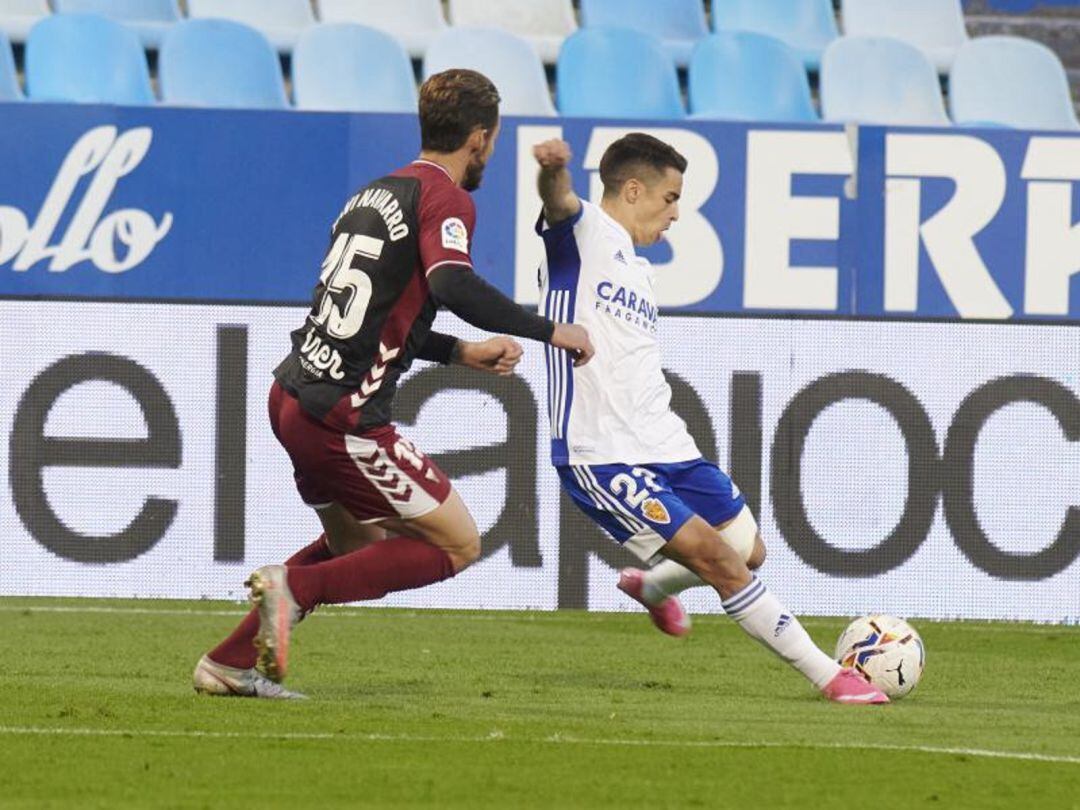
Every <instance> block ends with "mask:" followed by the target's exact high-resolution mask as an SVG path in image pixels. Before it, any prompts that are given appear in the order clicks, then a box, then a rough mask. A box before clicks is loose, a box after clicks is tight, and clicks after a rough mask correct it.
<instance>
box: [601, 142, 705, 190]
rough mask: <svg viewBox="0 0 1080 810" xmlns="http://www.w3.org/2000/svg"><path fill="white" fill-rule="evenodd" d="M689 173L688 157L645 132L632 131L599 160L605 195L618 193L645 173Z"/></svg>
mask: <svg viewBox="0 0 1080 810" xmlns="http://www.w3.org/2000/svg"><path fill="white" fill-rule="evenodd" d="M669 168H670V169H674V170H675V171H677V172H679V173H680V174H682V173H684V172H685V171H686V158H684V157H683V156H682V155H680V154H679V153H678V151H677V150H676V149H675V147H673V146H672V145H671V144H668V143H664V142H663V141H662V140H660V139H659V138H654V137H653V136H652V135H646V134H645V133H644V132H631V133H630V134H628V135H623V136H622V137H621V138H619V140H617V141H615V142H614V143H612V144H611V146H609V147H608V148H607V149H606V150H605V151H604V156H603V157H602V158H600V180H601V181H603V183H604V194H605V195H609V194H617V193H618V192H619V190H620V189H621V188H622V187H623V184H624V183H625V182H626V181H627V180H629V179H630V178H632V177H638V176H640V175H641V173H642V170H646V171H652V172H654V173H656V174H663V172H664V170H665V169H669Z"/></svg>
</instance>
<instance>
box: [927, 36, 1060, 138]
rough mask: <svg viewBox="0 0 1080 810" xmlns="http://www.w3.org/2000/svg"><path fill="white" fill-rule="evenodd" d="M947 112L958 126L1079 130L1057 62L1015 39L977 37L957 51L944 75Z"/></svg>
mask: <svg viewBox="0 0 1080 810" xmlns="http://www.w3.org/2000/svg"><path fill="white" fill-rule="evenodd" d="M949 109H950V111H951V112H952V118H953V121H954V122H956V123H957V124H959V125H969V126H973V125H984V124H997V125H1004V126H1010V127H1018V128H1021V129H1059V130H1076V129H1080V124H1078V123H1077V120H1076V110H1075V109H1074V107H1073V102H1072V96H1071V94H1070V92H1069V82H1068V79H1067V78H1066V75H1065V69H1064V68H1063V67H1062V65H1061V60H1059V59H1058V57H1057V55H1056V54H1055V53H1054V52H1053V51H1051V50H1050V49H1049V48H1047V47H1046V46H1045V45H1043V44H1041V43H1039V42H1034V41H1032V40H1030V39H1021V38H1019V37H1006V36H999V37H978V38H976V39H972V40H969V41H968V42H966V43H965V44H964V45H963V46H962V47H961V48H960V51H959V52H958V53H957V55H956V60H955V61H954V62H953V67H952V72H951V73H950V74H949Z"/></svg>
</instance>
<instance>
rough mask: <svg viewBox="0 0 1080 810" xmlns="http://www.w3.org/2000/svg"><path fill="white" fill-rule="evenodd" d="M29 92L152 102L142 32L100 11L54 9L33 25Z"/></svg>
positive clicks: (40, 97) (49, 97) (36, 97)
mask: <svg viewBox="0 0 1080 810" xmlns="http://www.w3.org/2000/svg"><path fill="white" fill-rule="evenodd" d="M26 95H27V96H28V97H29V98H30V99H31V100H33V101H73V102H88V103H96V104H153V103H154V92H153V90H152V89H151V87H150V68H149V66H148V65H147V63H146V52H145V51H143V48H142V44H141V43H140V42H139V37H138V35H136V33H135V32H134V31H132V30H131V29H130V28H125V27H124V26H123V25H121V24H120V23H118V22H113V21H112V20H109V19H106V18H105V17H99V16H98V15H96V14H54V15H52V16H50V17H45V18H44V19H43V20H41V21H40V22H39V23H37V25H35V26H34V27H33V28H31V29H30V36H29V37H28V38H27V40H26Z"/></svg>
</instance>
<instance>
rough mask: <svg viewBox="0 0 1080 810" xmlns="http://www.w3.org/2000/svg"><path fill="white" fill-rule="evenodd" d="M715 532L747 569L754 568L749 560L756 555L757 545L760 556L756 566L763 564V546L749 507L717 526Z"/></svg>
mask: <svg viewBox="0 0 1080 810" xmlns="http://www.w3.org/2000/svg"><path fill="white" fill-rule="evenodd" d="M716 531H717V533H718V534H719V535H720V539H721V540H723V541H724V542H725V543H727V544H728V545H729V546H731V547H732V548H733V549H735V552H736V553H737V554H738V555H739V557H740V559H742V560H743V562H745V563H746V564H747V567H749V568H755V567H756V566H754V565H751V564H750V560H751V559H752V558H753V557H754V555H755V553H757V551H758V546H759V545H760V546H761V554H760V560H759V561H758V563H757V564H758V565H761V563H763V562H765V544H764V542H761V534H760V533H759V532H758V525H757V521H756V520H754V513H753V512H751V511H750V507H749V506H744V507H743V508H742V511H740V512H739V514H737V515H736V516H735V517H733V518H732V519H731V520H729V521H727V522H726V523H721V524H720V525H719V526H717V527H716Z"/></svg>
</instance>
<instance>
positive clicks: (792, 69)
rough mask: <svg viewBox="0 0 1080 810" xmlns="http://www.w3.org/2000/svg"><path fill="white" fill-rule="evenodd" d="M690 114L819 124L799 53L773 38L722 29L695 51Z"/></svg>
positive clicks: (691, 62)
mask: <svg viewBox="0 0 1080 810" xmlns="http://www.w3.org/2000/svg"><path fill="white" fill-rule="evenodd" d="M690 112H691V113H692V114H693V115H694V117H695V118H730V119H736V120H739V119H742V120H746V119H749V120H753V121H815V122H816V121H818V120H819V119H818V115H817V112H816V111H815V110H814V103H813V101H811V98H810V81H809V78H808V77H807V75H806V69H805V68H804V67H803V63H802V60H801V59H799V57H798V55H797V54H796V53H795V51H793V50H792V49H791V48H789V47H788V46H787V45H785V44H784V43H783V42H781V41H780V40H778V39H774V38H773V37H769V36H765V35H764V34H755V33H752V32H750V31H721V32H719V33H716V34H712V35H710V36H708V37H706V38H705V39H703V40H702V41H701V42H699V43H698V45H697V47H696V48H694V55H693V56H692V57H691V59H690Z"/></svg>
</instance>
